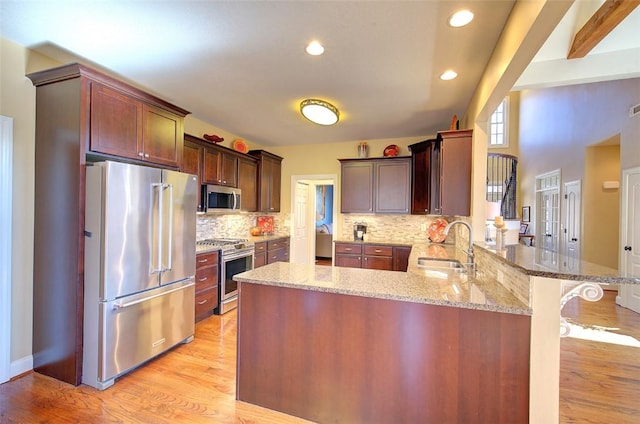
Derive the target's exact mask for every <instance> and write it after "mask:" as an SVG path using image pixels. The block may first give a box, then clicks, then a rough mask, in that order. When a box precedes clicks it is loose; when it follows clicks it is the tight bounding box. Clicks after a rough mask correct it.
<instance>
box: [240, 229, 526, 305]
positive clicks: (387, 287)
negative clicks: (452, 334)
mask: <svg viewBox="0 0 640 424" xmlns="http://www.w3.org/2000/svg"><path fill="white" fill-rule="evenodd" d="M367 242H368V243H376V244H377V243H378V242H377V241H367ZM388 243H389V244H396V245H397V244H407V243H391V242H388ZM407 245H411V244H407ZM412 246H413V249H412V251H411V256H410V258H409V261H410V264H411V265H410V266H409V269H408V270H407V271H408V272H398V271H380V270H371V269H360V268H342V267H329V266H316V265H301V264H291V263H288V262H276V263H273V264H270V265H266V266H263V267H260V268H257V269H254V270H251V271H247V272H243V273H241V274H238V275H236V276H234V280H237V281H241V282H249V283H255V284H265V285H271V286H279V287H289V288H297V289H304V290H314V291H321V292H328V293H339V294H347V295H353V296H366V297H374V298H380V299H390V300H399V301H407V302H417V303H426V304H433V305H443V306H453V307H461V308H468V309H479V310H487V311H495V312H504V313H513V314H523V315H530V314H531V310H530V309H529V308H528V307H527V306H526V305H525V304H523V303H522V302H520V301H519V300H518V299H517V298H516V297H515V296H514V295H513V294H511V293H510V292H509V291H508V290H507V289H506V288H504V287H503V286H502V285H501V284H499V283H498V282H497V281H494V280H486V279H483V278H479V277H476V278H474V277H472V276H470V275H467V274H463V273H449V272H438V271H433V270H430V271H428V270H422V269H419V268H418V267H417V258H418V257H420V256H426V255H427V253H429V243H426V242H422V243H415V244H413V245H412ZM438 247H439V248H441V249H445V250H447V252H448V254H451V256H452V257H455V256H456V255H457V253H456V249H455V248H453V246H442V245H439V246H438ZM439 251H440V250H439ZM463 256H464V255H463ZM463 261H466V258H464V259H463ZM413 264H416V265H413Z"/></svg>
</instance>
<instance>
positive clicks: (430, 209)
mask: <svg viewBox="0 0 640 424" xmlns="http://www.w3.org/2000/svg"><path fill="white" fill-rule="evenodd" d="M472 134H473V130H460V131H442V132H440V133H438V135H437V137H436V138H435V139H431V140H425V141H421V142H420V143H416V144H412V145H410V146H409V149H410V150H411V157H412V169H413V175H412V179H411V213H413V214H422V215H427V214H432V215H459V216H469V215H470V214H471V159H472V158H471V156H472V150H471V148H472V144H471V143H472V142H471V140H472Z"/></svg>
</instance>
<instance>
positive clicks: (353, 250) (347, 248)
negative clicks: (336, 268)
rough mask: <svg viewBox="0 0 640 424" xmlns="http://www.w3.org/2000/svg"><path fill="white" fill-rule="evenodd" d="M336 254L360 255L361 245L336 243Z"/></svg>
mask: <svg viewBox="0 0 640 424" xmlns="http://www.w3.org/2000/svg"><path fill="white" fill-rule="evenodd" d="M336 253H347V254H351V255H358V254H361V253H362V245H361V244H355V243H354V244H352V243H336Z"/></svg>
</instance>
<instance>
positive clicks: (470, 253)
mask: <svg viewBox="0 0 640 424" xmlns="http://www.w3.org/2000/svg"><path fill="white" fill-rule="evenodd" d="M456 224H462V225H464V226H465V227H467V228H468V229H469V249H468V250H467V251H466V252H465V253H466V254H467V262H468V264H469V266H470V267H471V269H472V270H473V269H475V265H474V263H473V257H474V255H473V228H471V224H469V223H468V222H466V221H461V220H457V221H453V222H450V223H449V225H447V226H446V227H445V228H444V234H445V235H448V234H449V230H450V229H451V227H453V226H454V225H456Z"/></svg>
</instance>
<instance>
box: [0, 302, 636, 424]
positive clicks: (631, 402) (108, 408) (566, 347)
mask: <svg viewBox="0 0 640 424" xmlns="http://www.w3.org/2000/svg"><path fill="white" fill-rule="evenodd" d="M564 315H565V316H566V317H568V318H570V319H571V320H572V321H573V322H577V323H580V324H583V325H587V326H597V327H605V328H606V329H607V330H608V331H611V332H615V333H617V334H625V335H629V336H631V337H633V338H635V339H638V340H640V314H636V313H634V312H632V311H630V310H628V309H625V308H622V307H620V306H617V305H615V293H612V292H605V297H604V299H603V300H601V301H599V302H595V303H593V302H587V301H584V300H582V299H578V298H576V299H573V300H572V301H571V302H569V303H568V304H567V306H566V307H565V310H564ZM614 329H616V330H614ZM235 355H236V313H235V312H230V313H228V314H226V315H224V316H222V317H220V316H212V317H210V318H208V319H206V320H204V321H201V322H199V323H198V324H196V337H195V340H194V341H193V342H191V343H188V344H185V345H180V346H178V347H176V348H175V349H173V350H171V351H170V352H168V353H166V354H164V355H162V356H160V357H159V358H156V359H155V360H153V361H150V362H148V363H147V364H145V365H143V366H141V367H139V368H138V369H137V370H135V371H133V372H132V373H130V374H127V375H125V376H123V377H122V378H120V379H118V381H117V382H116V384H115V385H114V386H113V387H111V388H109V389H107V390H104V391H99V390H95V389H93V388H92V387H88V386H84V385H81V386H78V387H73V386H71V385H69V384H66V383H62V382H60V381H58V380H54V379H52V378H49V377H46V376H43V375H41V374H38V373H33V372H31V373H28V374H26V375H24V376H21V377H20V378H17V379H15V380H13V381H10V382H8V383H5V384H2V385H0V423H2V424H5V423H8V424H14V423H34V422H40V423H54V424H58V423H61V424H66V423H80V422H82V423H145V424H148V423H154V424H155V423H158V424H164V423H179V422H188V423H196V424H199V423H222V424H225V423H244V424H253V423H256V424H258V423H273V424H278V423H280V424H290V423H291V424H293V423H305V422H308V421H304V420H302V419H299V418H296V417H291V416H288V415H285V414H281V413H278V412H275V411H269V410H267V409H264V408H260V407H257V406H255V405H250V404H247V403H243V402H238V401H236V400H235V378H236V356H235ZM639 400H640V348H638V347H630V346H620V345H615V344H611V343H603V342H595V341H587V340H579V339H572V338H566V339H562V341H561V355H560V422H561V423H563V424H565V423H567V424H568V423H580V424H604V423H607V424H608V423H620V424H624V423H629V424H630V423H639V422H640V402H639Z"/></svg>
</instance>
